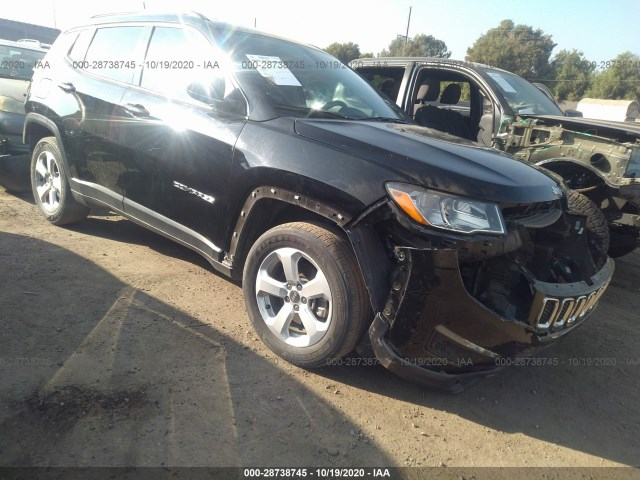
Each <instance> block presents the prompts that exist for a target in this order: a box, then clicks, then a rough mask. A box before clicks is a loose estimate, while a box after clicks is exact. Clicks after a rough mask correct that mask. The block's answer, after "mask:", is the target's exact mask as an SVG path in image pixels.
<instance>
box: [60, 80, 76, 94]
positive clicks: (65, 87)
mask: <svg viewBox="0 0 640 480" xmlns="http://www.w3.org/2000/svg"><path fill="white" fill-rule="evenodd" d="M58 86H59V87H60V88H61V89H62V90H63V91H65V92H67V93H73V92H75V91H76V87H75V86H74V85H73V83H71V82H62V83H59V84H58Z"/></svg>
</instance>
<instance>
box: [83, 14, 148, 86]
mask: <svg viewBox="0 0 640 480" xmlns="http://www.w3.org/2000/svg"><path fill="white" fill-rule="evenodd" d="M144 29H145V27H108V28H100V29H98V30H97V31H96V34H95V35H94V37H93V41H92V42H91V45H89V51H88V52H87V56H86V57H85V59H84V62H83V66H84V68H85V70H87V71H89V72H91V73H94V74H96V75H100V76H101V77H106V78H109V79H111V80H117V81H119V82H125V83H131V81H132V80H133V75H134V73H135V69H136V58H135V56H136V52H137V50H138V42H139V41H140V38H141V36H142V33H143V32H144Z"/></svg>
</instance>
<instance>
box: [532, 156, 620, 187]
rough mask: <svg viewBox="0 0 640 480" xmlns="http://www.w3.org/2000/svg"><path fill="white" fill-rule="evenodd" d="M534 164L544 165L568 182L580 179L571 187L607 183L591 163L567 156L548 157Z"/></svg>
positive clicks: (596, 185)
mask: <svg viewBox="0 0 640 480" xmlns="http://www.w3.org/2000/svg"><path fill="white" fill-rule="evenodd" d="M536 165H538V166H540V167H544V168H546V169H547V170H550V171H552V172H553V173H555V174H557V175H560V176H561V177H562V178H563V179H564V180H565V181H566V182H567V183H568V184H571V183H572V181H573V183H574V184H575V183H576V179H578V178H579V179H580V180H579V181H578V183H577V184H576V185H575V186H572V188H577V189H581V188H589V187H600V186H603V185H606V184H607V181H606V179H605V178H604V176H603V175H602V173H601V172H599V171H598V169H597V168H595V167H594V166H592V165H586V164H585V163H584V162H579V161H577V160H573V159H568V158H550V159H547V160H542V161H540V162H537V163H536Z"/></svg>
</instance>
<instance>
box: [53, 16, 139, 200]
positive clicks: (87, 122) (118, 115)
mask: <svg viewBox="0 0 640 480" xmlns="http://www.w3.org/2000/svg"><path fill="white" fill-rule="evenodd" d="M149 31H150V29H149V27H146V26H141V25H137V26H109V27H101V28H98V29H95V30H94V29H87V30H84V31H82V32H81V33H80V34H79V35H78V37H77V39H76V42H75V44H74V45H73V47H72V48H71V50H70V52H69V58H68V59H67V60H68V63H70V64H71V65H70V66H71V69H70V70H67V72H68V74H67V75H68V78H67V75H63V76H61V77H60V78H59V79H58V87H59V88H60V89H62V90H63V91H64V92H66V94H67V95H69V96H73V97H74V98H75V100H76V102H75V104H76V105H77V110H76V111H74V112H71V111H69V112H61V113H62V114H64V116H65V118H64V121H63V125H64V129H65V133H66V137H67V141H68V150H69V151H68V152H67V153H68V154H69V157H71V159H72V161H73V164H74V166H75V168H76V175H75V176H76V179H75V182H76V183H79V184H80V185H79V187H80V191H81V192H82V193H83V194H85V195H88V196H90V197H92V198H94V199H96V200H99V201H101V202H103V203H106V204H107V205H109V206H112V207H114V208H117V209H120V210H121V209H122V194H123V189H122V184H121V180H120V175H121V168H120V158H121V157H122V155H123V154H124V149H123V145H122V130H121V127H122V122H124V121H126V119H127V115H126V112H125V110H124V109H123V108H122V106H121V100H122V97H123V96H124V94H125V92H126V90H127V87H128V84H129V83H130V82H132V81H133V79H134V77H135V75H136V72H137V71H138V70H139V68H140V63H141V62H140V58H139V55H141V53H142V52H141V48H142V46H143V44H144V40H145V37H146V36H147V35H148V33H149Z"/></svg>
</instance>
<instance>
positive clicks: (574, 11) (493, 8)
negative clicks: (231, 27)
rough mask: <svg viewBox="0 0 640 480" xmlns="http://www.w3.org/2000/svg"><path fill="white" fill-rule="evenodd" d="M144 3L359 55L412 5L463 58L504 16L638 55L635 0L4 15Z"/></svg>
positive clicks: (46, 3) (607, 54)
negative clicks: (348, 46) (343, 46)
mask: <svg viewBox="0 0 640 480" xmlns="http://www.w3.org/2000/svg"><path fill="white" fill-rule="evenodd" d="M143 5H144V6H145V7H146V8H147V9H153V10H157V9H161V10H168V11H172V10H173V11H174V10H175V9H176V8H180V9H182V10H183V11H184V10H187V9H189V10H195V11H198V12H201V13H203V14H205V15H206V16H208V17H210V18H216V19H219V20H224V21H227V22H230V23H236V24H240V25H243V26H249V27H253V25H254V21H257V27H258V29H259V30H263V31H267V32H272V33H276V34H278V35H281V36H285V37H289V38H292V39H294V40H298V41H301V42H304V43H310V44H313V45H317V46H319V47H326V46H327V45H329V44H330V43H332V42H336V41H337V42H348V41H352V42H355V43H357V44H359V45H360V49H361V51H362V52H374V53H377V52H379V51H380V50H382V49H383V48H384V47H386V46H387V45H388V44H389V42H390V41H391V40H393V39H394V38H395V36H396V35H397V34H404V33H405V30H406V27H407V16H408V14H409V7H410V6H412V7H413V11H412V15H411V25H410V29H409V36H413V35H416V34H419V33H424V34H427V35H433V36H434V37H436V38H439V39H441V40H444V41H445V42H446V44H447V46H448V47H449V50H451V51H452V52H453V55H452V58H457V59H463V58H464V56H465V54H466V51H467V48H468V47H470V46H471V45H472V44H473V42H474V41H475V40H476V39H477V38H478V37H479V36H480V35H481V34H482V33H484V32H486V31H487V30H488V29H489V28H492V27H496V26H497V25H498V23H499V22H500V20H503V19H506V18H510V19H512V20H513V21H514V22H515V23H516V24H519V23H524V24H526V25H531V26H533V27H534V28H540V29H542V30H543V31H544V32H545V33H546V34H551V35H552V36H553V40H554V41H555V43H557V44H558V46H557V47H556V50H555V51H558V50H560V49H573V48H576V49H578V50H582V51H583V52H584V53H585V55H586V56H587V58H588V59H589V60H590V61H595V62H600V61H606V60H610V59H612V58H614V57H615V56H616V55H618V54H619V53H621V52H623V51H625V50H630V51H632V52H633V53H636V54H640V28H639V22H638V16H639V15H638V14H640V1H638V0H589V1H584V0H583V1H578V0H534V1H532V0H529V1H522V0H521V1H518V0H481V1H478V0H384V1H376V0H369V1H362V0H320V1H317V2H315V1H314V2H312V1H308V0H306V1H305V0H297V1H285V0H282V1H278V0H263V1H258V0H235V1H231V2H229V1H224V2H216V1H214V0H184V1H182V2H179V1H176V0H144V1H143V0H108V1H105V2H99V3H98V2H95V3H94V2H91V1H86V2H79V1H78V0H22V1H11V0H4V1H3V5H2V10H0V18H8V19H11V20H19V21H22V22H28V23H35V24H39V25H46V26H54V24H55V26H57V28H60V29H62V30H65V29H67V28H70V27H72V26H74V25H76V24H79V23H81V22H82V21H83V20H85V19H86V18H87V17H89V16H91V15H95V14H97V13H108V12H127V11H134V10H141V9H142V8H143ZM54 7H55V8H54ZM54 11H55V16H54ZM0 37H2V35H1V32H0Z"/></svg>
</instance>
